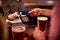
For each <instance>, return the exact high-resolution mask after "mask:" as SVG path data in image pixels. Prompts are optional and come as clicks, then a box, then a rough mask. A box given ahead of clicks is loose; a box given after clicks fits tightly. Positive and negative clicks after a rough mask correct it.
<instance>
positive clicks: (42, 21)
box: [37, 17, 48, 31]
mask: <svg viewBox="0 0 60 40" xmlns="http://www.w3.org/2000/svg"><path fill="white" fill-rule="evenodd" d="M47 20H48V18H47V17H37V26H38V28H39V29H40V31H44V30H45V28H46V27H47Z"/></svg>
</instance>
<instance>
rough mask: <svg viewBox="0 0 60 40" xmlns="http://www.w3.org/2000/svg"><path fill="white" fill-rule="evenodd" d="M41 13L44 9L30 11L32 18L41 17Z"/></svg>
mask: <svg viewBox="0 0 60 40" xmlns="http://www.w3.org/2000/svg"><path fill="white" fill-rule="evenodd" d="M41 12H42V9H40V8H34V9H32V10H30V11H29V12H28V13H29V14H30V16H32V17H34V16H38V15H40V14H41Z"/></svg>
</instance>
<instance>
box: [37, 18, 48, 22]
mask: <svg viewBox="0 0 60 40" xmlns="http://www.w3.org/2000/svg"><path fill="white" fill-rule="evenodd" d="M37 19H38V20H42V21H46V20H48V18H47V17H37Z"/></svg>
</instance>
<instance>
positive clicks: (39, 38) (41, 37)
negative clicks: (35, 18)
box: [33, 28, 45, 40]
mask: <svg viewBox="0 0 60 40" xmlns="http://www.w3.org/2000/svg"><path fill="white" fill-rule="evenodd" d="M33 37H34V38H35V39H36V40H45V31H43V32H42V31H40V29H39V28H35V30H34V33H33Z"/></svg>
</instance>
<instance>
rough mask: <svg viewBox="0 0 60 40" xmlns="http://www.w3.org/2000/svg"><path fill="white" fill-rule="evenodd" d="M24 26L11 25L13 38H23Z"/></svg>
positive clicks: (15, 39) (18, 39)
mask: <svg viewBox="0 0 60 40" xmlns="http://www.w3.org/2000/svg"><path fill="white" fill-rule="evenodd" d="M24 32H25V27H23V26H14V27H12V36H13V40H24Z"/></svg>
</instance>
